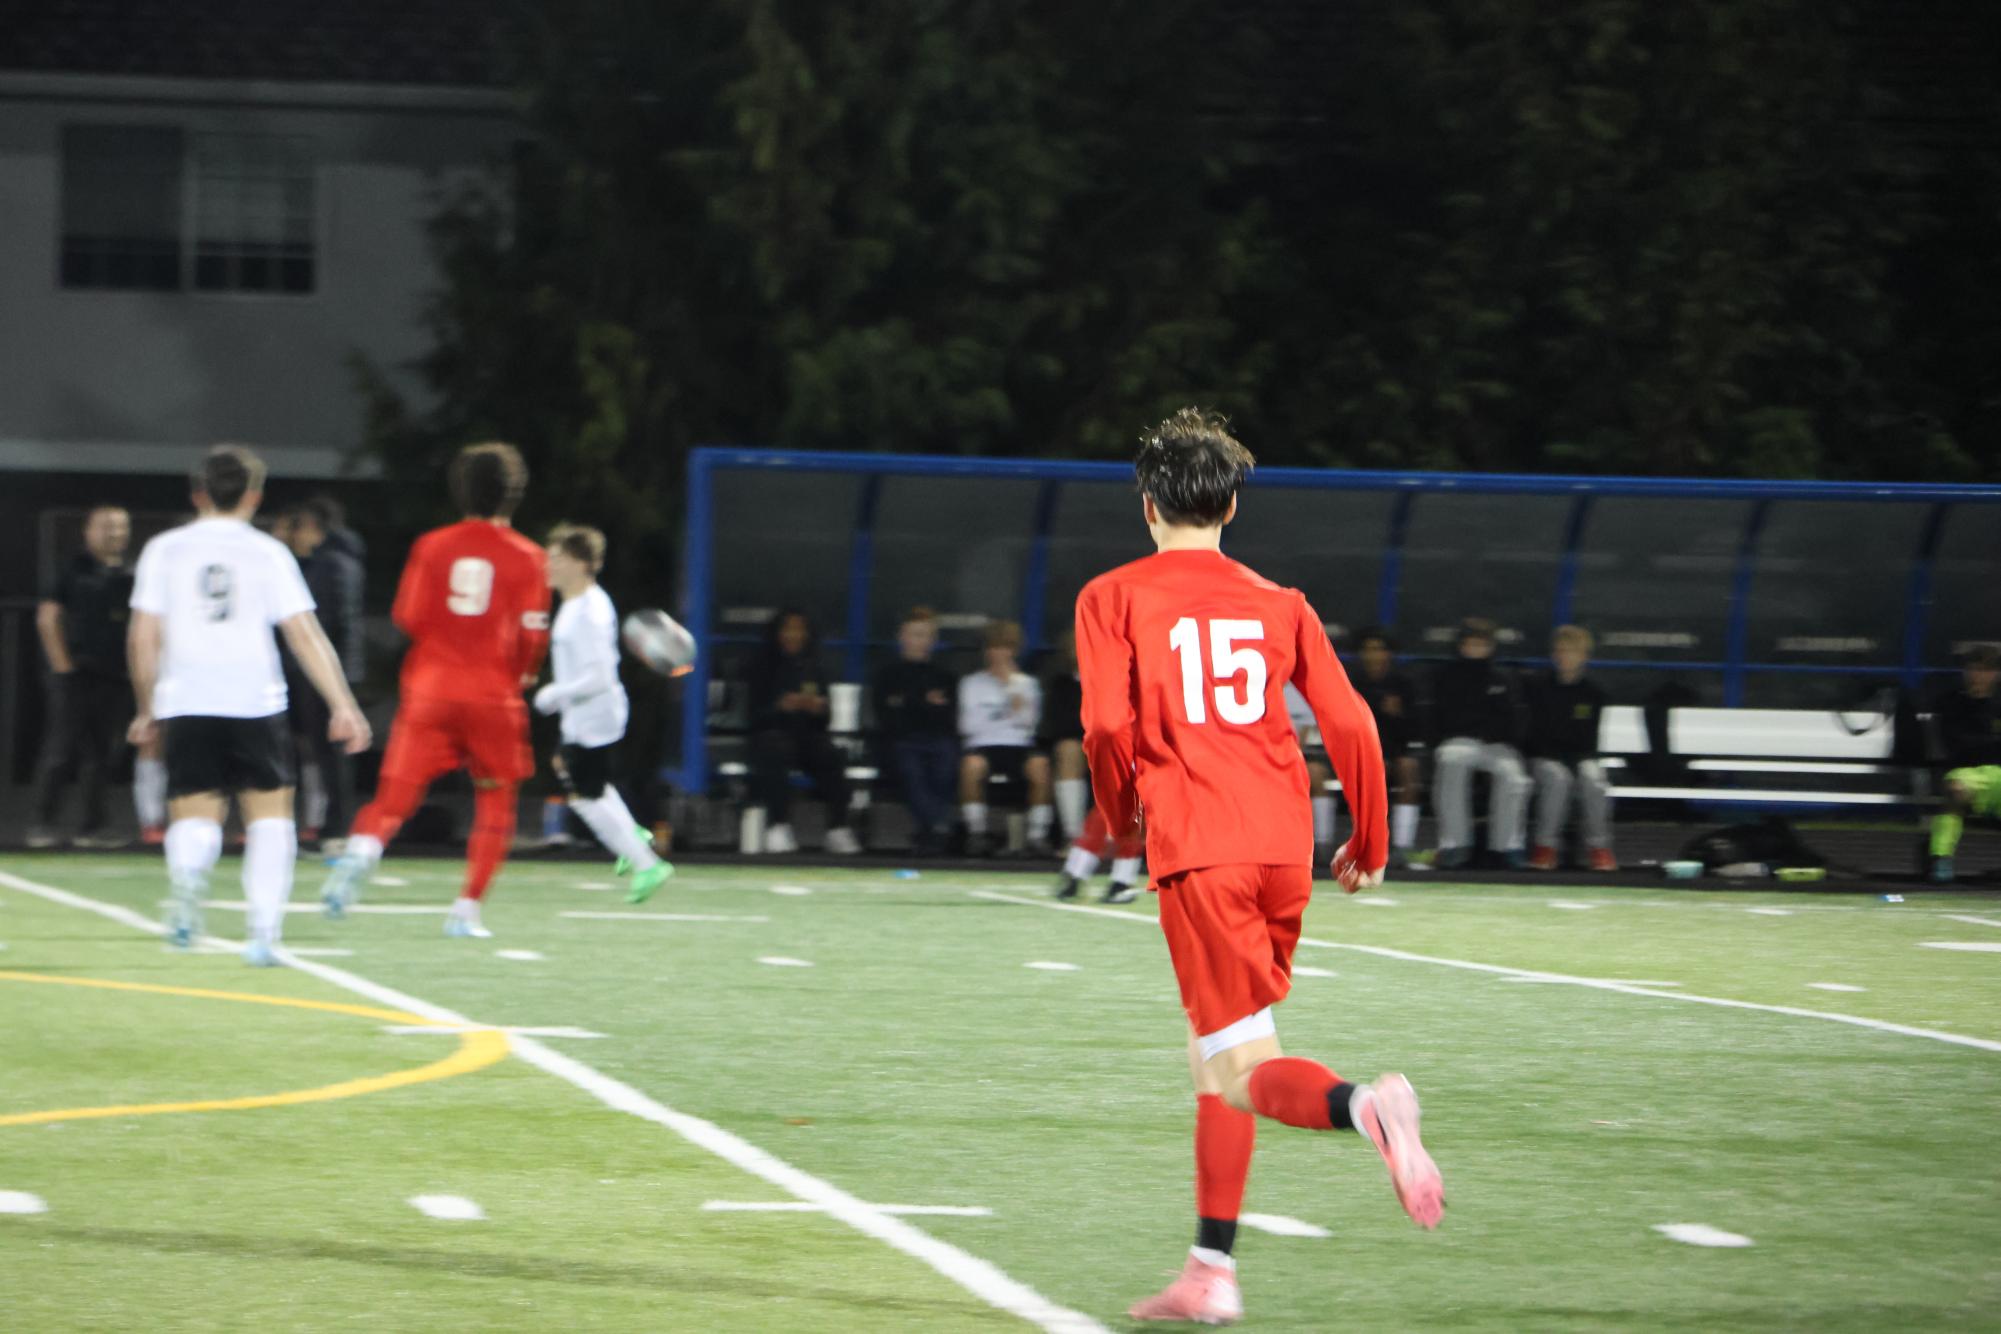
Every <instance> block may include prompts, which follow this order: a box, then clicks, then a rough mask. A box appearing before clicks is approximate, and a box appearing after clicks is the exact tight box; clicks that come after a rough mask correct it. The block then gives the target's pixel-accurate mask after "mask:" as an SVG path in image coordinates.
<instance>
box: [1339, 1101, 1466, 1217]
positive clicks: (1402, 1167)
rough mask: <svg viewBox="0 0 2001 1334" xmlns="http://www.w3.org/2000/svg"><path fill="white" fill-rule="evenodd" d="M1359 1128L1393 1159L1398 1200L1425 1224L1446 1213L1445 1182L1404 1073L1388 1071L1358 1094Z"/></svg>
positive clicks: (1392, 1176)
mask: <svg viewBox="0 0 2001 1334" xmlns="http://www.w3.org/2000/svg"><path fill="white" fill-rule="evenodd" d="M1354 1110H1355V1128H1356V1129H1357V1130H1360V1131H1361V1132H1362V1133H1363V1134H1365V1135H1367V1136H1368V1137H1369V1142H1370V1143H1371V1144H1374V1145H1375V1146H1376V1152H1377V1153H1380V1154H1381V1155H1382V1156H1383V1161H1384V1162H1385V1163H1387V1164H1389V1169H1390V1185H1391V1186H1393V1187H1395V1188H1396V1193H1397V1203H1399V1204H1401V1205H1402V1206H1403V1211H1404V1212H1405V1213H1407V1214H1409V1215H1410V1217H1411V1221H1412V1222H1414V1223H1416V1224H1417V1225H1418V1226H1419V1227H1421V1228H1434V1227H1437V1226H1438V1222H1439V1219H1440V1218H1442V1217H1443V1216H1444V1214H1445V1182H1444V1179H1443V1178H1442V1177H1440V1176H1439V1174H1438V1165H1437V1164H1436V1163H1434V1162H1432V1161H1431V1155H1430V1154H1428V1153H1426V1152H1425V1151H1424V1143H1423V1141H1422V1140H1420V1139H1419V1138H1418V1134H1417V1118H1418V1111H1417V1092H1416V1090H1414V1089H1412V1088H1411V1086H1410V1081H1409V1080H1408V1079H1405V1078H1404V1077H1403V1076H1402V1075H1384V1076H1383V1077H1382V1078H1381V1079H1378V1080H1377V1081H1376V1082H1375V1083H1373V1084H1369V1085H1366V1086H1365V1087H1364V1088H1363V1089H1362V1090H1361V1091H1360V1092H1359V1093H1358V1094H1356V1097H1355V1104H1354Z"/></svg>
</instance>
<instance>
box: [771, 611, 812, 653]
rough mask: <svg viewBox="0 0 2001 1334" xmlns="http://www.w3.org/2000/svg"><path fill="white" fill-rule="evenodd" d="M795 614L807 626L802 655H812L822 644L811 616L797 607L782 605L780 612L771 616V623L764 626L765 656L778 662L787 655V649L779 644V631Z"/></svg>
mask: <svg viewBox="0 0 2001 1334" xmlns="http://www.w3.org/2000/svg"><path fill="white" fill-rule="evenodd" d="M794 616H797V617H798V618H799V619H800V621H801V622H802V623H804V625H805V626H806V647H805V648H803V649H801V650H800V651H799V652H800V656H801V657H811V656H812V655H813V650H814V649H816V648H818V647H819V646H820V636H819V635H818V634H817V633H815V632H814V630H813V618H812V617H811V616H808V615H807V614H806V613H805V612H803V611H801V610H799V609H798V608H797V607H780V608H779V609H778V614H777V615H776V616H774V617H772V618H771V624H769V625H767V626H765V627H764V656H765V657H766V658H767V659H769V660H770V661H773V662H776V661H777V660H778V659H779V658H781V657H783V656H784V655H785V650H784V649H782V648H780V647H779V646H778V632H779V630H780V629H781V628H782V627H783V626H784V624H785V623H786V622H787V621H789V620H791V619H792V618H793V617H794Z"/></svg>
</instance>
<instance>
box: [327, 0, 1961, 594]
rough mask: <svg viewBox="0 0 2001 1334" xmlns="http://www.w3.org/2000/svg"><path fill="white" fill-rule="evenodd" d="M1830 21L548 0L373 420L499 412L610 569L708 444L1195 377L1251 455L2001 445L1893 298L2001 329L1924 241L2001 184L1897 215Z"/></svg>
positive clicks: (1006, 434)
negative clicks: (403, 387) (424, 340)
mask: <svg viewBox="0 0 2001 1334" xmlns="http://www.w3.org/2000/svg"><path fill="white" fill-rule="evenodd" d="M1841 13H1842V5H1841V4H1839V3H1832V4H1831V3H1827V2H1826V0H1684V2H1683V3H1677V4H1672V5H1661V4H1655V3H1648V2H1647V0H1571V2H1570V3H1566V4H1561V5H1525V4H1522V3H1519V0H1400V3H1397V4H1394V5H1390V4H1383V5H1373V4H1371V5H1354V6H1348V7H1336V6H1332V5H1328V6H1305V7H1292V8H1285V7H1281V6H1276V5H1270V4H1265V5H1260V4H1253V3H1246V2H1245V0H1239V3H1238V4H1237V5H1236V7H1235V9H1234V10H1225V11H1219V10H1218V7H1217V6H1216V5H1215V4H1213V3H1212V4H1197V3H1194V2H1193V0H1099V2H1098V3H1094V4H1089V5H1074V4H1052V3H1033V4H1018V3H1006V2H1005V0H856V2H855V3H851V4H840V5H830V4H826V3H822V2H820V0H738V2H736V3H719V2H717V0H709V2H708V3H686V4H666V5H652V4H644V3H638V2H637V0H630V2H628V3H622V4H621V3H608V2H605V0H589V2H586V3H580V4H572V3H562V4H558V3H554V2H553V0H540V2H539V3H531V4H529V5H527V6H526V7H525V8H522V9H519V10H516V11H513V16H512V18H511V19H510V21H509V23H508V25H507V36H508V42H509V49H510V51H511V52H512V59H513V61H514V63H515V67H516V68H517V70H518V86H519V89H520V95H521V101H522V110H523V121H524V138H523V144H522V147H521V149H520V151H519V152H518V153H517V154H516V155H515V156H514V159H513V160H512V161H511V162H510V163H509V164H507V165H506V167H505V168H504V169H501V170H496V171H495V172H494V173H493V175H492V177H491V179H489V180H488V181H486V182H485V183H484V184H483V185H482V186H480V187H479V188H476V189H473V190H470V191H467V192H464V193H462V194H460V195H458V196H456V197H454V198H452V199H451V200H449V201H447V202H446V204H445V205H444V206H443V207H442V208H441V210H440V212H439V214H438V216H437V218H436V220H435V222H434V224H433V231H434V239H435V242H436V248H437V252H438V255H439V259H440V264H441V269H442V274H443V282H442V285H441V287H440V289H439V291H438V293H437V294H436V297H435V300H434V301H433V303H432V305H431V307H430V312H429V318H430V324H431V329H432V333H433V350H432V351H431V353H430V354H429V355H428V356H427V357H426V358H425V359H424V361H423V362H422V364H421V365H420V366H419V367H418V368H417V369H418V371H419V374H420V378H421V380H422V382H423V385H424V388H425V390H426V393H425V396H424V398H423V400H422V402H421V403H413V402H411V401H408V400H406V399H405V398H403V397H401V396H399V395H398V394H397V393H396V392H395V391H394V390H393V388H392V382H391V380H390V378H389V377H387V376H385V375H383V374H382V373H381V371H380V369H379V368H367V367H364V368H362V378H363V383H364V389H365V391H366V392H367V393H368V394H369V397H370V402H371V404H372V413H371V429H370V440H369V445H370V447H371V448H372V449H373V450H374V451H375V452H376V453H377V454H379V456H380V457H381V458H382V460H383V462H384V464H385V466H386V467H387V468H388V469H389V471H390V474H391V475H392V477H396V478H400V479H403V480H406V481H409V482H413V483H416V482H423V483H425V484H424V485H422V486H412V487H410V488H407V491H408V493H409V494H411V495H413V496H415V495H423V496H429V495H432V494H435V491H436V488H435V487H432V486H430V485H429V484H428V483H429V481H430V480H431V479H434V478H435V476H436V475H437V472H438V470H439V468H440V467H441V466H442V462H443V459H444V458H445V457H446V456H447V455H448V454H449V452H450V451H451V450H452V449H454V448H455V447H456V446H457V445H458V444H460V443H462V442H464V441H467V440H471V439H478V438H483V437H487V436H500V437H504V438H507V439H512V440H516V441H518V442H520V443H521V444H522V445H523V447H524V449H526V450H527V452H528V455H529V458H530V460H531V464H532V465H533V466H534V467H535V468H536V472H537V477H536V481H535V484H534V488H533V492H532V501H531V505H530V508H529V511H528V512H527V514H526V515H525V516H524V518H525V519H526V520H527V521H528V522H530V523H531V524H532V523H534V522H538V521H541V520H546V519H552V518H556V517H559V516H561V515H563V514H579V515H582V514H588V515H590V516H592V517H593V518H594V519H597V520H598V521H600V522H602V523H603V524H604V525H605V526H606V527H607V529H608V531H609V532H610V534H611V536H612V538H613V543H614V556H613V568H614V571H618V570H621V569H633V568H658V566H659V564H660V557H662V556H663V555H666V554H667V553H666V552H665V550H664V549H663V546H664V543H665V541H666V539H667V537H668V528H669V526H670V525H671V523H672V516H673V514H674V512H675V511H676V510H677V509H678V503H677V502H678V487H677V482H678V479H679V477H680V475H681V470H682V466H683V462H684V458H685V452H686V450H687V449H688V448H689V447H690V446H691V445H693V444H696V443H700V442H705V441H714V442H737V443H754V444H767V445H786V446H796V447H812V448H832V449H883V450H901V451H914V450H922V451H927V452H944V453H954V452H963V453H976V454H1045V455H1068V456H1080V455H1081V456H1101V457H1105V456H1123V455H1124V454H1125V453H1126V451H1127V450H1128V449H1129V448H1130V444H1131V442H1132V440H1133V438H1134V436H1135V435H1136V433H1137V432H1138V430H1139V429H1140V428H1141V427H1142V426H1143V425H1144V424H1146V423H1147V422H1148V421H1149V420H1152V419H1156V418H1157V417H1159V416H1160V415H1162V414H1163V413H1164V412H1165V411H1167V410H1169V409H1170V408H1172V407H1174V406H1177V405H1179V404H1182V403H1185V402H1191V401H1192V402H1199V403H1202V404H1205V405H1208V406H1212V407H1217V408H1220V409H1222V410H1223V411H1225V412H1227V413H1229V414H1231V415H1232V416H1233V417H1234V418H1235V420H1236V422H1237V424H1238V426H1239V428H1240V430H1241V431H1242V433H1243V434H1244V436H1245V438H1246V439H1247V440H1248V441H1249V442H1250V443H1251V444H1252V446H1253V448H1254V449H1256V450H1257V451H1258V453H1259V456H1260V457H1261V458H1262V459H1263V460H1265V461H1267V462H1321V463H1341V464H1351V465H1365V466H1406V467H1440V468H1444V467H1451V468H1476V469H1516V470H1530V471H1535V470H1565V471H1582V472H1597V471H1622V472H1641V473H1704V474H1719V475H1765V476H1774V475H1776V476H1831V477H1839V476H1855V477H1938V478H1956V477H1966V476H1973V475H1979V474H1982V473H1984V474H1985V475H1988V476H1995V475H1997V465H1996V463H1995V461H1994V458H1993V455H1992V452H1991V451H1988V450H1985V449H1979V450H1976V449H1974V448H1972V447H1970V446H1969V444H1968V443H1967V440H1968V439H1969V438H1970V437H1969V436H1968V435H1967V432H1968V431H1969V430H1971V429H1974V428H1984V429H1988V430H1991V428H1992V427H1993V426H1994V424H1995V417H1996V402H1995V397H1994V394H1993V392H1992V389H1991V384H1992V377H1991V360H1986V361H1983V360H1982V359H1981V358H1980V357H1979V356H1978V355H1976V354H1975V353H1973V352H1972V351H1970V350H1969V349H1967V348H1965V347H1962V346H1957V345H1954V344H1953V343H1952V341H1951V339H1950V337H1949V335H1948V334H1947V333H1946V332H1944V331H1941V330H1938V329H1936V328H1930V327H1928V328H1925V329H1922V330H1919V329H1914V328H1913V327H1912V325H1913V323H1914V321H1915V316H1914V314H1913V310H1912V307H1911V305H1910V302H1909V300H1908V299H1907V297H1906V296H1905V295H1904V293H1905V291H1906V289H1915V290H1918V291H1920V292H1921V293H1928V295H1926V296H1925V297H1924V299H1923V309H1924V310H1925V311H1926V312H1933V313H1935V312H1937V311H1939V310H1948V311H1950V310H1952V309H1953V308H1954V307H1953V305H1952V303H1953V302H1954V301H1955V300H1957V301H1959V302H1961V303H1962V304H1963V305H1964V306H1966V307H1967V310H1966V314H1967V315H1968V317H1969V318H1970V319H1974V320H1976V321H1984V325H1979V324H1976V326H1975V327H1986V328H1989V329H1991V328H1992V327H1993V317H1992V316H1991V315H1990V314H1987V313H1986V307H1981V308H1979V309H1977V310H1976V309H1973V307H1974V304H1975V301H1976V298H1974V297H1973V296H1972V295H1971V294H1970V293H1967V294H1961V293H1962V289H1955V288H1954V287H1953V284H1952V275H1951V274H1950V273H1949V272H1946V271H1944V270H1943V269H1942V266H1941V265H1940V264H1939V263H1938V262H1937V261H1936V260H1932V261H1929V262H1927V261H1926V260H1924V259H1923V258H1921V257H1922V256H1924V255H1925V254H1926V253H1927V249H1926V248H1927V247H1928V246H1932V245H1935V244H1939V243H1943V242H1951V243H1952V244H1955V245H1958V246H1960V247H1963V251H1962V253H1966V254H1971V255H1980V256H1984V259H1985V264H1986V268H1985V272H1986V273H1987V274H1989V275H1992V274H1993V273H1994V268H1993V264H1994V259H1993V255H1994V253H1995V251H1994V248H1993V247H1992V245H1991V244H1985V245H1984V244H1982V243H1983V242H1984V241H1987V240H1989V239H1990V238H1991V237H1992V235H1993V232H1994V226H1993V223H1994V214H1993V210H1994V207H1995V200H1996V197H1997V196H1996V192H1995V191H1994V188H1993V184H1992V183H1993V181H1994V179H1995V178H1994V176H1993V174H1992V173H1991V172H1990V173H1989V174H1988V176H1987V177H1986V178H1985V179H1986V181H1987V185H1986V186H1985V189H1986V190H1987V194H1986V195H1985V196H1983V197H1981V198H1979V199H1976V200H1972V201H1970V202H1969V203H1968V205H1967V207H1966V209H1965V211H1964V212H1963V213H1961V214H1957V215H1955V216H1951V217H1931V216H1928V215H1927V211H1926V210H1925V209H1924V208H1923V207H1921V205H1920V203H1919V200H1920V198H1921V196H1920V194H1919V193H1918V192H1916V191H1914V190H1912V189H1910V188H1908V182H1907V181H1906V179H1905V173H1904V171H1903V169H1902V168H1901V167H1900V165H1899V163H1898V162H1897V161H1896V160H1895V158H1894V156H1893V154H1892V153H1890V152H1889V151H1888V150H1887V149H1886V147H1885V145H1884V143H1883V141H1882V139H1881V137H1880V135H1879V133H1878V132H1877V131H1876V130H1875V129H1873V128H1872V126H1873V125H1874V124H1875V121H1874V120H1873V119H1872V116H1871V114H1870V112H1871V106H1870V104H1869V98H1870V97H1871V93H1870V90H1869V88H1868V87H1867V86H1866V84H1865V82H1864V80H1863V79H1862V77H1861V76H1860V74H1859V73H1858V70H1857V66H1856V62H1855V60H1854V58H1853V56H1854V53H1853V51H1852V49H1851V47H1852V40H1851V39H1850V38H1849V37H1848V36H1846V35H1845V29H1844V28H1843V27H1842V25H1841V23H1840V21H1839V20H1840V18H1841ZM1219 14H1221V15H1222V16H1223V17H1221V18H1219ZM1275 15H1277V16H1282V17H1283V22H1279V21H1278V19H1277V18H1275V17H1274V16H1275ZM1307 38H1315V39H1317V40H1306V39H1307ZM1330 53H1331V54H1330ZM1281 104H1282V108H1283V110H1282V115H1281V114H1279V113H1278V112H1274V111H1273V108H1275V107H1280V106H1281ZM1280 119H1282V120H1284V121H1285V125H1284V126H1283V127H1279V126H1277V124H1276V122H1277V120H1280ZM1900 275H1901V276H1904V277H1907V278H1908V279H1909V281H1906V282H1902V283H1901V284H1900V282H1899V277H1900ZM409 517H412V518H418V517H429V516H424V515H415V514H413V515H411V516H409Z"/></svg>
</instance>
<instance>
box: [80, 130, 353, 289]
mask: <svg viewBox="0 0 2001 1334" xmlns="http://www.w3.org/2000/svg"><path fill="white" fill-rule="evenodd" d="M311 148H312V146H311V143H310V141H309V140H306V139H304V138H300V137H297V136H289V135H269V134H256V135H251V134H197V135H192V136H190V135H186V134H183V133H182V132H181V131H180V130H178V129H173V128H162V127H157V126H130V125H72V126H67V127H65V128H64V130H63V135H62V152H63V225H62V264H61V275H62V285H63V286H64V287H71V288H95V289H99V290H121V291H180V290H183V289H186V288H192V289H194V290H195V291H200V292H279V293H305V292H311V291H313V290H314V288H315V286H316V285H317V280H318V263H317V252H316V232H317V230H318V228H317V225H316V220H317V216H318V213H317V193H316V189H315V180H314V171H313V163H312V152H311Z"/></svg>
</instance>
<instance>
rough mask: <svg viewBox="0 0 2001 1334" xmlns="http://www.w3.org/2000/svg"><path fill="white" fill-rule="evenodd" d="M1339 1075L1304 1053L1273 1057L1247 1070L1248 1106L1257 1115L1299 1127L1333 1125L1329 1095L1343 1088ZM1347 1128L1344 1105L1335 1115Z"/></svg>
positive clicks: (1309, 1127) (1314, 1128) (1333, 1117)
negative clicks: (1248, 1082)
mask: <svg viewBox="0 0 2001 1334" xmlns="http://www.w3.org/2000/svg"><path fill="white" fill-rule="evenodd" d="M1346 1087H1348V1085H1347V1084H1346V1083H1344V1082H1343V1081H1342V1079H1341V1076H1339V1075H1337V1074H1335V1073H1334V1072H1333V1071H1332V1070H1329V1069H1328V1068H1327V1067H1326V1066H1324V1065H1322V1064H1320V1062H1318V1061H1309V1060H1307V1059H1306V1058H1305V1057H1304V1056H1274V1057H1272V1058H1271V1059H1270V1060H1269V1061H1265V1062H1263V1063H1262V1064H1260V1065H1259V1066H1258V1068H1257V1069H1255V1070H1253V1071H1251V1106H1253V1107H1255V1108H1257V1109H1258V1115H1259V1116H1268V1117H1270V1118H1271V1119H1272V1120H1274V1121H1283V1122H1285V1124H1287V1125H1289V1126H1298V1127H1300V1128H1301V1129H1302V1130H1332V1129H1334V1128H1335V1120H1336V1118H1335V1116H1334V1110H1333V1103H1332V1101H1331V1100H1330V1098H1329V1096H1328V1095H1329V1094H1331V1093H1333V1092H1334V1091H1335V1090H1336V1089H1341V1088H1346ZM1339 1119H1340V1121H1341V1123H1342V1128H1343V1129H1346V1128H1347V1121H1348V1117H1347V1114H1346V1104H1345V1102H1344V1103H1343V1111H1342V1115H1341V1117H1340V1118H1339Z"/></svg>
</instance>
